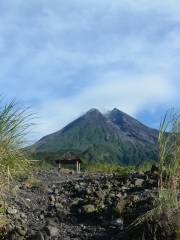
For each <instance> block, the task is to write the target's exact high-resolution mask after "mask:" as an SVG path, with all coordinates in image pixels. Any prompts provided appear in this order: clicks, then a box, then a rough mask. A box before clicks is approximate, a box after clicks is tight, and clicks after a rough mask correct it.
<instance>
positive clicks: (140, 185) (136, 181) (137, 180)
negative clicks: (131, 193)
mask: <svg viewBox="0 0 180 240" xmlns="http://www.w3.org/2000/svg"><path fill="white" fill-rule="evenodd" d="M143 183H144V179H141V178H138V179H136V180H135V182H134V185H135V186H136V187H142V185H143Z"/></svg>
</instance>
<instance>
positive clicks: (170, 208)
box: [128, 110, 180, 239]
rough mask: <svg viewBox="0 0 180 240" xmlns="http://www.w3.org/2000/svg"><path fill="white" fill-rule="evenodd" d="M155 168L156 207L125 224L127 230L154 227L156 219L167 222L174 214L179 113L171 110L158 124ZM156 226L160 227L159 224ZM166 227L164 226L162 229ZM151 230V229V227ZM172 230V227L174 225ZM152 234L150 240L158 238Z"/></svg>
mask: <svg viewBox="0 0 180 240" xmlns="http://www.w3.org/2000/svg"><path fill="white" fill-rule="evenodd" d="M158 166H159V181H158V196H157V203H158V204H157V205H156V206H155V207H154V208H153V209H151V210H150V211H148V212H146V213H145V214H144V215H142V216H140V217H138V218H137V219H136V220H135V221H134V222H133V223H132V224H130V225H129V227H128V230H131V229H134V228H136V227H137V226H140V225H142V224H144V223H147V222H151V224H153V222H154V223H155V224H156V223H157V219H159V220H160V221H162V217H161V216H162V215H166V216H167V217H168V219H170V217H171V216H173V215H174V214H177V212H178V211H177V210H178V209H179V200H178V196H180V185H179V184H180V114H179V113H176V112H174V111H173V110H170V111H168V112H167V113H166V114H165V116H164V117H163V118H162V121H161V123H160V128H159V136H158ZM170 221H171V220H170ZM162 223H163V221H162ZM165 224H167V222H166V223H165ZM170 224H171V223H170ZM160 225H161V227H162V224H160ZM166 226H167V225H165V226H164V227H165V228H166ZM149 227H150V225H149ZM151 227H152V229H153V226H151ZM173 227H174V228H176V226H173ZM167 229H168V228H167ZM174 230H175V231H176V232H177V233H176V234H177V239H179V238H178V236H179V235H178V234H179V228H178V227H177V229H174ZM153 235H154V236H153V238H152V239H161V238H159V237H158V233H156V232H154V233H153ZM143 239H144V238H143Z"/></svg>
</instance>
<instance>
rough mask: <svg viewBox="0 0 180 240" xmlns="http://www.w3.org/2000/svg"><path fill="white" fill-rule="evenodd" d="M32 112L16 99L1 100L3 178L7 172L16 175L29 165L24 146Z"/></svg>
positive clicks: (0, 159)
mask: <svg viewBox="0 0 180 240" xmlns="http://www.w3.org/2000/svg"><path fill="white" fill-rule="evenodd" d="M32 118H33V116H32V114H29V113H28V109H21V108H19V107H18V106H17V103H16V101H15V100H12V101H10V102H9V103H7V104H4V101H3V100H2V99H1V100H0V169H1V170H0V175H1V180H3V176H4V175H5V176H6V174H7V171H8V172H9V173H11V175H15V174H17V173H19V172H21V171H23V170H25V169H26V168H27V166H28V161H27V159H26V156H25V153H24V152H23V150H22V148H23V147H24V144H25V142H26V139H25V137H26V135H27V133H28V132H29V130H30V126H31V125H32V124H31V123H30V121H31V120H32ZM2 175H3V176H2Z"/></svg>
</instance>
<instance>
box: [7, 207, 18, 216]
mask: <svg viewBox="0 0 180 240" xmlns="http://www.w3.org/2000/svg"><path fill="white" fill-rule="evenodd" d="M17 212H18V211H17V209H16V208H14V207H8V209H7V213H8V214H11V215H15V214H17Z"/></svg>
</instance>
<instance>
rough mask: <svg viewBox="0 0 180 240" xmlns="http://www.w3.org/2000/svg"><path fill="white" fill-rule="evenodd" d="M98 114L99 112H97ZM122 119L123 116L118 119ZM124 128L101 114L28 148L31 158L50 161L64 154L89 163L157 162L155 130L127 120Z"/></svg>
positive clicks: (89, 117)
mask: <svg viewBox="0 0 180 240" xmlns="http://www.w3.org/2000/svg"><path fill="white" fill-rule="evenodd" d="M99 114H100V113H99ZM122 117H123V116H122ZM126 125H127V126H125V129H124V128H123V127H122V126H123V125H122V126H121V124H120V125H115V123H112V122H111V120H110V119H109V120H108V121H107V118H106V117H105V116H103V115H102V114H100V116H99V115H97V116H94V115H93V114H92V115H87V114H86V115H84V116H83V117H81V118H79V119H77V120H75V121H74V122H72V123H71V124H70V125H68V126H67V127H65V128H64V129H62V130H61V131H58V132H56V133H54V134H51V135H48V136H46V137H44V138H42V139H41V140H40V141H38V142H37V143H36V144H34V145H33V146H31V147H30V148H29V150H30V154H31V156H32V158H35V159H39V157H40V158H41V159H43V158H44V159H47V161H52V162H53V160H54V159H55V157H56V158H58V157H60V156H61V155H63V153H66V152H74V153H78V154H79V155H80V157H81V158H82V159H84V160H85V161H86V162H91V163H109V164H112V163H113V164H125V165H130V166H131V165H139V164H141V163H142V162H143V161H144V160H146V159H149V160H157V149H156V144H155V143H156V140H157V131H154V130H152V129H150V128H148V127H145V126H143V125H142V124H138V123H137V121H135V120H133V119H132V118H130V117H129V118H128V120H127V123H126Z"/></svg>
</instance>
